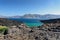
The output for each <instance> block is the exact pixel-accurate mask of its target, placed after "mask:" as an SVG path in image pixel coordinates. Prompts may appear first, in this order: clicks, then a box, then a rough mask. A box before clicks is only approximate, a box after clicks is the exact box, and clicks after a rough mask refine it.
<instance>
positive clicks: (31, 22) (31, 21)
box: [9, 18, 43, 27]
mask: <svg viewBox="0 0 60 40" xmlns="http://www.w3.org/2000/svg"><path fill="white" fill-rule="evenodd" d="M9 19H10V20H16V21H18V22H23V23H25V24H26V26H28V27H38V26H41V25H43V23H42V22H40V20H39V19H22V18H20V19H19V18H9Z"/></svg>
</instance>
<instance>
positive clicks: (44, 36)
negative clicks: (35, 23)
mask: <svg viewBox="0 0 60 40" xmlns="http://www.w3.org/2000/svg"><path fill="white" fill-rule="evenodd" d="M0 20H2V21H0V23H2V22H3V23H4V22H6V21H3V19H0ZM4 20H7V19H4ZM9 21H11V22H8V21H7V23H8V25H9V24H10V23H12V24H11V25H10V26H8V25H6V24H7V23H6V24H4V25H2V24H3V23H2V24H1V25H2V26H8V31H7V32H8V33H7V34H5V35H4V34H0V40H60V31H59V30H60V26H59V25H60V23H59V22H57V21H56V22H55V23H53V22H51V23H45V24H43V25H42V26H41V27H35V28H28V27H27V26H26V25H24V24H22V23H18V22H13V21H12V20H9ZM59 21H60V20H59ZM14 23H15V24H16V23H17V24H16V25H15V24H14ZM18 24H19V25H18ZM58 24H59V25H58Z"/></svg>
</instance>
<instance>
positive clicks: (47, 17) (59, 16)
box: [22, 14, 60, 20]
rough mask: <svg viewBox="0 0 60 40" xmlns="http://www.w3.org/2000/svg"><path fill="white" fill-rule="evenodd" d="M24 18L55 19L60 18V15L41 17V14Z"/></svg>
mask: <svg viewBox="0 0 60 40" xmlns="http://www.w3.org/2000/svg"><path fill="white" fill-rule="evenodd" d="M22 18H28V19H40V20H44V19H55V18H60V15H53V14H46V15H39V14H25V15H24V16H22Z"/></svg>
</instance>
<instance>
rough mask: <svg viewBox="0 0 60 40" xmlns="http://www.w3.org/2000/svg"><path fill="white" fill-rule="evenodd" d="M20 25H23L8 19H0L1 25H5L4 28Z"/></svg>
mask: <svg viewBox="0 0 60 40" xmlns="http://www.w3.org/2000/svg"><path fill="white" fill-rule="evenodd" d="M19 24H21V23H20V22H17V21H14V20H9V19H6V18H0V25H3V26H13V25H19Z"/></svg>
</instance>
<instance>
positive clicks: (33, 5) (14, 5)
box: [0, 0, 60, 16]
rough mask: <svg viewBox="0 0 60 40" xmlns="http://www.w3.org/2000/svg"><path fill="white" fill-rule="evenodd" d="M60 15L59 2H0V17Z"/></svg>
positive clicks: (4, 0) (29, 0) (56, 0)
mask: <svg viewBox="0 0 60 40" xmlns="http://www.w3.org/2000/svg"><path fill="white" fill-rule="evenodd" d="M24 14H56V15H60V0H0V15H3V16H15V15H24Z"/></svg>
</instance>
